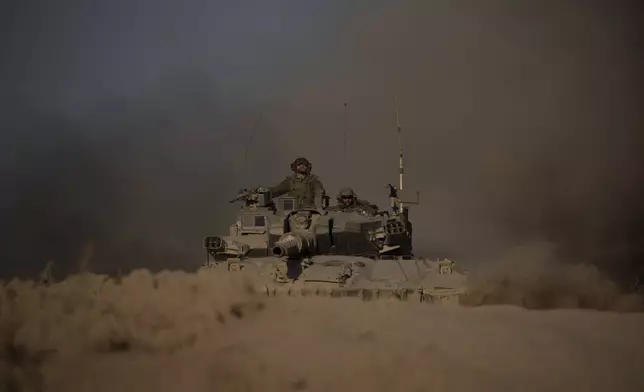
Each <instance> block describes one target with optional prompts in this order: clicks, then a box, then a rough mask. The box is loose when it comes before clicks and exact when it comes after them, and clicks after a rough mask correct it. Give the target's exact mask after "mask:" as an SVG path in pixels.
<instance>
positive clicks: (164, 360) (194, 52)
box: [0, 0, 644, 392]
mask: <svg viewBox="0 0 644 392" xmlns="http://www.w3.org/2000/svg"><path fill="white" fill-rule="evenodd" d="M45 3H46V4H45ZM637 3H638V2H636V1H626V0H624V1H614V2H610V4H609V3H607V2H600V1H584V2H582V1H557V2H555V1H546V2H539V3H538V4H536V3H535V2H528V1H521V2H519V1H512V2H511V1H487V2H480V1H479V2H476V1H434V2H427V1H401V2H396V5H389V4H385V2H383V1H355V2H346V1H328V2H320V3H319V4H316V5H315V6H314V5H313V4H312V3H310V2H297V4H295V3H294V2H287V1H277V0H276V1H272V2H270V5H269V3H268V2H265V1H248V2H228V3H226V2H208V3H207V4H206V3H203V2H197V1H187V2H186V1H184V2H181V3H180V4H179V3H177V4H172V3H170V2H163V3H159V2H152V1H150V0H138V1H118V0H115V1H111V2H109V3H105V2H104V3H102V4H99V3H91V2H82V3H81V2H76V4H72V3H67V5H68V6H67V7H65V6H63V5H59V4H54V3H52V2H42V4H38V3H37V2H31V3H26V2H17V1H16V2H10V3H9V4H8V5H7V6H6V7H5V8H3V12H2V15H0V18H1V20H0V21H1V22H2V26H3V28H4V30H3V34H2V35H0V43H1V44H2V45H3V49H6V50H3V57H2V61H1V62H0V85H2V86H3V88H2V90H0V130H1V131H2V132H1V135H0V174H1V177H2V179H3V185H4V186H3V192H2V193H0V238H2V240H3V242H2V243H1V244H0V250H1V253H0V259H1V260H2V268H1V269H0V276H2V277H5V278H6V281H5V282H4V284H3V288H2V291H1V295H0V329H1V331H0V338H2V339H3V340H2V344H3V346H2V348H3V350H2V354H1V355H0V380H2V382H4V384H3V385H2V387H1V388H0V389H2V388H4V389H3V390H33V391H38V390H48V391H57V390H60V391H63V390H64V391H74V390H78V391H88V390H95V391H98V390H105V391H118V390H121V391H128V390H136V391H147V390H150V391H157V392H161V391H165V390H168V391H176V390H186V391H188V390H189V391H201V390H204V391H205V390H213V389H219V390H228V391H255V390H262V391H273V390H275V391H277V390H279V391H284V390H310V391H322V390H353V391H362V390H369V391H380V390H383V391H384V390H386V391H395V390H414V391H416V390H417V391H426V390H448V391H460V390H463V391H473V390H477V391H488V390H489V391H499V390H508V391H512V390H515V391H530V390H535V391H543V390H553V391H570V390H573V389H575V390H584V391H595V390H597V391H600V390H601V391H605V390H607V389H610V390H617V391H641V390H643V389H644V388H643V387H644V378H643V377H642V374H644V367H643V365H642V364H644V357H643V354H642V353H644V346H643V344H644V343H643V342H644V340H643V339H642V336H641V335H642V333H641V331H642V328H644V319H643V318H642V313H641V310H642V309H641V304H642V299H641V298H637V297H633V296H630V295H625V294H624V293H623V290H622V288H621V287H620V285H623V284H625V283H629V282H630V280H631V278H632V273H633V272H634V271H635V270H636V269H637V268H638V266H641V265H642V260H643V257H642V256H643V255H642V242H643V238H644V227H643V226H642V222H643V220H642V218H643V217H644V210H643V205H642V203H641V200H642V197H643V196H644V192H643V189H642V185H641V184H644V181H643V180H644V178H643V176H644V169H643V168H644V162H643V158H642V154H641V151H642V146H643V144H644V140H643V135H644V129H643V126H644V118H643V116H644V115H643V114H642V111H641V106H642V98H643V97H642V94H644V93H643V92H644V83H642V73H641V69H644V59H643V58H642V56H643V53H644V45H643V42H642V34H641V27H640V26H641V25H642V20H643V19H644V14H643V12H642V7H641V6H638V4H637ZM4 33H6V34H4ZM394 94H397V95H398V97H399V102H400V114H401V120H402V126H403V131H404V147H405V156H406V165H407V166H406V172H407V177H406V186H408V187H409V188H415V189H418V190H420V191H421V192H422V205H420V206H418V207H415V208H414V209H413V211H412V214H413V215H412V216H413V220H414V224H415V248H416V249H417V251H418V252H419V253H420V254H422V255H425V256H430V257H434V256H438V255H440V256H443V255H446V256H450V257H452V258H454V259H456V260H458V261H459V262H460V263H461V264H463V265H466V266H467V267H469V268H471V269H472V271H473V273H472V290H473V292H472V294H471V295H470V296H469V297H468V299H467V304H469V305H477V306H475V307H474V308H472V307H462V308H436V307H419V306H416V304H399V303H356V302H355V301H339V300H338V301H331V300H326V299H310V300H309V301H300V300H296V299H290V300H275V301H266V300H265V298H262V297H258V296H256V295H254V294H253V293H250V292H248V290H246V289H245V288H244V287H245V286H244V284H243V283H242V282H241V281H238V280H232V281H230V280H228V279H227V278H225V277H223V276H209V275H203V274H201V275H197V274H189V273H186V272H167V271H165V272H162V273H160V274H158V275H155V274H153V272H155V271H159V270H161V269H164V268H167V269H183V270H188V271H191V270H194V269H195V268H196V267H197V266H198V265H199V264H200V262H201V257H202V250H201V240H202V238H203V236H204V235H205V234H217V233H220V232H225V231H226V230H227V226H228V225H229V224H230V221H231V220H232V219H233V217H234V213H235V207H234V206H231V205H229V204H228V203H226V201H227V200H229V199H230V198H231V196H232V195H233V194H234V193H235V191H236V190H237V189H238V188H239V187H242V186H248V187H251V186H256V185H258V184H264V185H270V184H272V183H274V182H277V181H279V180H280V179H282V178H283V177H284V176H285V175H287V174H288V164H289V163H290V162H291V161H292V159H293V158H295V157H297V156H306V157H308V158H309V159H310V160H311V161H312V162H313V166H314V171H315V172H316V173H317V174H319V175H320V176H321V177H322V179H323V181H324V183H325V185H326V187H327V189H328V190H329V191H331V192H335V191H337V190H338V189H339V188H341V187H343V186H346V185H350V186H353V187H354V188H355V190H356V191H357V192H358V194H359V195H360V196H361V197H363V198H366V199H370V200H371V201H373V202H376V203H378V204H380V205H382V206H383V207H384V206H385V205H386V203H387V200H386V192H385V189H384V185H385V183H388V182H395V181H396V180H397V167H396V164H397V151H396V145H395V142H396V135H395V121H394V120H395V119H394V110H393V95H394ZM345 102H347V103H348V106H347V110H346V112H345V111H343V110H344V109H343V103H345ZM260 112H261V113H262V117H261V121H259V122H258V121H257V119H258V116H259V113H260ZM345 118H346V120H347V128H346V130H347V132H348V139H347V145H348V147H349V154H348V156H347V157H346V159H345V157H344V156H342V142H343V141H342V136H341V135H342V132H343V119H345ZM255 124H257V126H255ZM253 129H254V130H255V131H253ZM251 134H252V135H253V137H252V143H251V144H250V146H248V147H249V148H248V149H246V147H247V146H246V144H247V142H248V140H249V138H250V135H251ZM246 151H248V153H249V156H250V159H249V160H248V162H246V163H247V164H246V165H245V164H244V155H245V153H246ZM535 244H536V245H535ZM88 250H91V252H88V254H90V256H91V258H90V259H89V265H88V267H89V269H90V270H91V271H92V272H96V273H106V274H116V273H117V271H121V272H122V273H123V274H127V272H128V271H131V270H137V271H135V272H134V273H133V274H132V275H125V276H124V277H122V278H119V279H120V283H118V284H117V283H114V282H112V281H108V282H104V279H103V277H101V276H96V275H89V276H86V275H77V276H72V277H71V278H70V279H68V280H66V281H63V282H60V283H57V284H55V285H52V286H49V287H42V286H34V285H33V284H31V283H29V282H24V281H18V280H12V281H11V278H12V277H14V276H23V277H24V276H34V275H35V274H37V273H38V272H39V271H40V270H41V269H42V267H43V266H44V263H45V262H46V261H48V260H55V264H54V265H55V269H54V274H55V275H56V276H57V277H62V276H64V275H65V274H67V273H70V272H75V271H76V270H77V269H78V267H79V265H78V264H79V262H78V260H79V257H80V256H81V255H82V254H83V252H84V251H88ZM589 264H591V265H589ZM592 264H594V265H592ZM478 305H482V306H478ZM535 309H537V310H535ZM21 388H22V389H21Z"/></svg>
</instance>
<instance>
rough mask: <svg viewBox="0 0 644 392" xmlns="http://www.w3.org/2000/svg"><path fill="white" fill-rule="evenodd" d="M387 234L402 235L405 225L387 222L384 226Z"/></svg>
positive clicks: (397, 222) (398, 222)
mask: <svg viewBox="0 0 644 392" xmlns="http://www.w3.org/2000/svg"><path fill="white" fill-rule="evenodd" d="M385 230H386V232H387V234H402V233H404V232H405V225H404V223H403V222H401V221H389V222H387V224H386V225H385Z"/></svg>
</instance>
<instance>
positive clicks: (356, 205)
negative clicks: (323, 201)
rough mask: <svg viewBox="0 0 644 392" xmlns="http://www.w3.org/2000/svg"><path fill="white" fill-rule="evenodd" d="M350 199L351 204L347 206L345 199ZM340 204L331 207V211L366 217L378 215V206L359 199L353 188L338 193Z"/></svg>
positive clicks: (337, 198)
mask: <svg viewBox="0 0 644 392" xmlns="http://www.w3.org/2000/svg"><path fill="white" fill-rule="evenodd" d="M345 198H348V199H349V200H350V203H349V204H347V203H345V202H344V200H343V199H345ZM336 200H337V201H338V204H337V205H335V206H332V207H329V208H328V210H329V211H341V212H358V213H361V214H364V215H370V216H374V215H376V214H377V213H378V206H377V205H375V204H371V203H369V202H368V201H366V200H361V199H358V196H357V195H356V193H355V192H354V191H353V189H351V188H343V189H342V190H340V192H338V196H337V197H336Z"/></svg>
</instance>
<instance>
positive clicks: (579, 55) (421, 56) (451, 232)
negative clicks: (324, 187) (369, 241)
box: [292, 1, 644, 273]
mask: <svg viewBox="0 0 644 392" xmlns="http://www.w3.org/2000/svg"><path fill="white" fill-rule="evenodd" d="M643 9H644V7H641V6H639V5H638V4H637V3H636V2H633V1H619V2H611V3H610V4H608V3H605V2H590V3H589V2H581V1H559V2H539V4H535V3H532V2H510V1H493V2H476V1H461V2H454V1H449V2H448V1H439V2H424V1H407V2H405V4H404V6H403V5H400V6H396V7H391V9H388V10H387V11H382V12H373V13H371V14H369V15H367V16H366V17H365V18H364V19H362V20H359V21H356V22H355V23H353V24H352V25H351V26H350V27H349V28H347V29H346V30H344V31H343V32H344V33H345V40H344V41H343V42H342V43H341V44H338V47H337V48H336V49H337V50H336V52H335V53H334V55H333V56H328V57H329V58H332V60H331V62H332V65H331V66H330V65H329V64H328V63H324V65H323V66H321V67H320V70H319V74H320V75H321V76H319V77H317V78H316V79H315V80H314V81H312V82H311V83H310V84H307V86H306V87H305V88H303V89H301V90H300V91H299V93H297V94H294V95H293V98H292V104H293V105H294V106H295V107H297V108H298V110H300V111H301V112H302V113H303V117H304V116H306V117H308V118H314V119H315V120H316V122H315V123H313V124H310V125H309V127H308V128H307V132H306V134H305V135H302V136H300V137H299V138H297V139H294V140H293V141H292V145H293V146H297V145H301V144H302V143H303V142H304V138H307V139H308V140H309V142H313V143H317V144H318V145H319V146H320V147H321V148H319V149H318V151H319V153H317V155H316V156H314V157H313V158H314V161H315V162H325V165H327V166H326V167H322V165H318V170H320V171H322V173H323V178H326V179H327V182H330V183H332V184H333V185H334V187H335V186H338V187H339V186H342V185H348V184H352V185H353V186H354V187H355V188H356V191H357V192H358V193H359V194H360V195H361V196H363V197H366V198H370V199H372V200H374V201H377V202H378V203H379V204H384V203H386V200H385V198H384V196H385V190H384V189H383V188H382V185H383V184H384V183H386V182H393V181H396V179H397V176H396V165H397V156H396V155H397V154H396V149H397V147H396V135H395V118H394V105H393V96H394V94H395V93H397V94H398V97H399V101H400V113H401V120H402V126H403V132H404V140H403V143H404V145H405V149H406V150H405V151H406V173H407V174H406V178H407V180H406V187H408V188H415V189H419V190H420V191H421V193H422V195H423V196H422V203H423V204H422V205H421V206H419V207H417V208H415V209H413V210H412V214H413V217H414V219H415V233H416V237H415V239H416V249H418V250H419V251H421V252H424V253H426V254H435V255H439V254H441V253H442V252H446V253H447V254H451V255H452V256H454V257H457V258H459V259H461V260H467V261H472V262H477V261H483V260H491V259H498V258H499V257H500V255H502V254H503V253H504V252H505V251H506V250H507V249H509V248H511V247H513V246H515V245H518V244H522V243H526V242H531V241H535V240H536V241H543V240H546V241H548V242H554V243H555V244H556V245H557V248H558V251H559V254H560V258H561V259H563V260H568V261H574V262H592V263H597V264H600V265H601V266H602V267H603V268H605V269H609V270H611V271H612V272H615V273H618V272H619V273H623V272H624V271H625V270H628V271H632V270H633V268H634V266H635V265H636V264H637V263H641V262H642V260H643V258H644V255H643V253H642V249H643V243H644V230H643V229H644V228H643V224H642V222H643V219H644V209H643V203H642V200H643V196H644V186H642V184H644V181H643V180H644V156H643V155H642V151H644V149H643V148H642V147H644V143H643V142H644V140H643V137H644V112H642V110H641V105H642V102H643V98H644V83H643V82H644V78H643V77H642V75H643V74H642V69H644V42H643V40H642V37H643V35H642V27H641V26H642V21H643V20H644V13H643ZM322 68H324V69H322ZM342 101H347V102H349V111H350V124H351V125H350V130H349V139H348V143H349V148H350V151H351V154H350V156H349V157H348V161H347V162H344V160H343V159H331V160H329V159H326V158H325V155H328V151H334V152H337V151H341V141H342V139H341V134H340V129H341V125H340V124H341V120H340V119H341V110H342ZM302 121H303V120H302ZM294 128H295V127H294ZM325 130H326V131H327V132H325ZM328 130H332V131H331V135H332V136H331V137H330V138H329V137H326V138H325V137H324V135H328V133H329V132H328ZM336 189H337V188H336Z"/></svg>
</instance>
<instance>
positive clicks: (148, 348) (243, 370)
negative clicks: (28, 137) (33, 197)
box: [0, 269, 644, 392]
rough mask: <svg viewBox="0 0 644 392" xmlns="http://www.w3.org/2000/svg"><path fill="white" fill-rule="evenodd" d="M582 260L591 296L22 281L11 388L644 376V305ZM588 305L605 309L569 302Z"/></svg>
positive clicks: (405, 384) (205, 277) (390, 384)
mask: <svg viewBox="0 0 644 392" xmlns="http://www.w3.org/2000/svg"><path fill="white" fill-rule="evenodd" d="M529 271H530V274H532V275H534V274H537V273H539V272H537V271H536V270H534V269H530V270H529ZM544 271H551V269H546V270H543V271H541V272H540V273H541V274H544ZM546 275H547V274H546ZM581 275H583V274H577V275H576V280H575V281H574V285H573V284H572V283H571V282H569V284H567V285H566V287H573V288H576V289H575V290H577V291H578V292H579V293H581V294H580V296H585V299H584V300H583V301H577V302H575V301H571V300H570V298H571V297H573V294H571V292H570V290H569V291H568V292H566V293H565V295H563V297H564V298H566V300H565V301H563V302H561V301H559V302H558V301H556V300H555V301H553V300H552V298H555V297H557V296H556V295H554V294H552V293H551V294H550V295H549V296H546V297H547V298H548V300H547V301H545V302H543V301H542V302H539V300H538V299H539V298H542V297H543V295H544V293H543V290H537V291H535V290H534V289H533V288H531V287H529V286H530V284H531V283H529V282H527V281H525V280H521V279H518V278H517V277H516V276H514V277H513V278H511V279H510V280H512V279H514V282H515V284H514V286H512V284H508V280H507V279H506V278H504V279H501V280H502V282H503V283H502V284H500V286H501V289H499V290H496V291H495V290H493V289H492V288H491V286H490V284H493V282H494V281H493V280H488V281H487V283H486V284H483V285H481V289H480V290H479V292H478V294H477V295H476V296H475V297H474V298H475V299H474V300H473V301H472V304H474V305H483V306H474V307H451V306H431V305H421V304H417V303H400V302H396V301H378V302H362V301H360V300H358V299H346V298H345V299H330V298H281V299H267V298H265V297H263V296H261V295H258V294H255V293H253V292H252V291H251V290H249V289H248V288H247V287H248V286H247V284H246V283H247V282H246V281H244V279H243V277H240V276H237V277H231V276H230V275H229V276H213V275H212V274H186V273H178V272H173V273H170V272H164V273H161V274H156V275H155V274H151V273H150V272H148V271H145V270H139V271H135V272H134V273H132V274H131V275H128V276H125V277H124V278H122V279H121V280H120V281H117V282H112V281H107V282H104V277H101V276H96V275H79V276H75V277H72V278H70V279H68V280H66V281H64V282H61V283H56V284H55V285H50V286H47V287H44V286H33V285H31V284H29V283H26V282H19V281H12V282H8V283H5V285H4V288H3V290H2V297H1V298H0V312H1V318H0V327H1V328H2V338H3V347H4V351H3V355H2V357H1V359H2V364H1V365H2V366H1V367H0V372H1V373H0V376H1V379H2V380H3V382H4V383H5V384H4V385H3V387H4V389H3V388H0V390H21V389H19V387H23V389H22V390H25V391H28V390H35V391H38V390H47V391H53V392H55V391H65V392H74V391H93V392H100V391H106V392H108V391H109V392H113V391H120V392H126V391H137V392H142V391H155V392H163V391H217V390H219V391H262V392H266V391H345V390H346V391H370V392H375V391H387V392H392V391H494V392H497V391H500V390H503V391H521V392H527V391H546V390H547V391H573V390H577V391H585V392H590V391H606V390H614V391H620V392H621V391H624V392H627V391H642V390H644V339H642V331H644V313H641V312H638V311H637V310H639V308H637V306H636V305H635V304H636V302H632V298H627V297H623V296H622V297H619V296H617V297H616V296H615V295H617V294H615V293H613V292H612V291H611V290H610V289H608V288H606V286H601V285H599V286H598V284H597V282H596V281H595V279H596V276H595V275H594V274H592V273H590V274H587V276H586V277H585V278H584V279H582V280H583V281H585V282H586V286H584V285H583V284H582V283H580V279H581V278H580V276H581ZM557 276H560V275H559V274H557ZM591 277H592V278H591ZM537 280H538V281H539V282H540V284H541V286H540V287H550V288H551V289H556V288H557V287H558V286H557V284H559V283H561V282H559V283H557V284H550V285H548V284H545V285H544V283H546V282H544V278H543V276H542V277H541V279H537ZM517 281H521V282H523V285H524V286H521V285H519V284H517V283H516V282H517ZM490 282H492V283H490ZM525 285H528V286H525ZM582 286H584V287H582ZM512 287H514V289H513V288H512ZM520 287H523V289H521V288H520ZM593 287H595V288H596V291H595V293H596V294H595V297H593V298H594V299H592V298H591V297H592V294H591V292H593V289H592V288H593ZM521 290H523V291H522V292H521ZM521 297H522V298H523V299H520V298H521ZM504 298H506V299H507V300H504ZM489 303H506V305H489ZM507 303H528V304H537V305H539V304H541V305H542V306H540V307H549V308H551V309H548V310H528V309H525V308H524V307H520V306H514V305H507ZM546 304H549V305H548V306H546ZM580 304H582V305H584V304H585V305H586V307H593V305H596V306H594V307H595V308H603V309H604V311H598V310H588V309H587V310H582V309H556V308H561V307H568V308H570V307H575V306H580ZM536 307H539V306H536ZM553 308H554V309H553ZM12 388H13V389H12ZM30 388H31V389H30Z"/></svg>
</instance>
